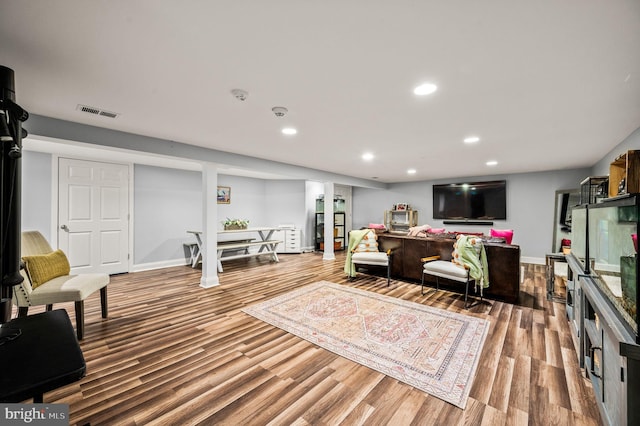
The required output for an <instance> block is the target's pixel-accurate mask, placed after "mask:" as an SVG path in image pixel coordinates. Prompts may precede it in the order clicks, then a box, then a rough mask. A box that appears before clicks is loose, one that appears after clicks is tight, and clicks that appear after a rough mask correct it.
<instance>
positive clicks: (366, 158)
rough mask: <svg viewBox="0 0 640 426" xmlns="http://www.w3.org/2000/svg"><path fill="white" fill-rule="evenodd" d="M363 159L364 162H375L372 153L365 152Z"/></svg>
mask: <svg viewBox="0 0 640 426" xmlns="http://www.w3.org/2000/svg"><path fill="white" fill-rule="evenodd" d="M362 159H363V160H364V161H371V160H373V154H372V153H370V152H365V153H364V154H362Z"/></svg>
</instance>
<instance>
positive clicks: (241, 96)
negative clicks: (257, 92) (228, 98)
mask: <svg viewBox="0 0 640 426" xmlns="http://www.w3.org/2000/svg"><path fill="white" fill-rule="evenodd" d="M231 94H232V95H233V96H235V97H236V99H237V100H239V101H244V100H245V99H247V96H249V93H248V92H247V91H246V90H242V89H233V90H232V91H231Z"/></svg>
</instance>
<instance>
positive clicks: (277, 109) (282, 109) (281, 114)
mask: <svg viewBox="0 0 640 426" xmlns="http://www.w3.org/2000/svg"><path fill="white" fill-rule="evenodd" d="M271 111H273V113H274V114H275V115H276V117H284V115H285V114H286V113H287V112H288V111H289V110H288V109H286V108H285V107H273V108H271Z"/></svg>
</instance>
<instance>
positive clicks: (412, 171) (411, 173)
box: [407, 169, 416, 175]
mask: <svg viewBox="0 0 640 426" xmlns="http://www.w3.org/2000/svg"><path fill="white" fill-rule="evenodd" d="M407 173H409V174H410V175H415V174H416V169H409V170H407Z"/></svg>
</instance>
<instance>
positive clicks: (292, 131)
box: [282, 127, 298, 135]
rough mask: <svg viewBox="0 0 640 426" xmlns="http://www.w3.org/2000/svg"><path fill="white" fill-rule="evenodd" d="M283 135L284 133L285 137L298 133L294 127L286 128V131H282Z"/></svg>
mask: <svg viewBox="0 0 640 426" xmlns="http://www.w3.org/2000/svg"><path fill="white" fill-rule="evenodd" d="M282 133H284V134H285V135H295V134H296V133H298V131H297V130H296V129H294V128H293V127H285V128H284V129H282Z"/></svg>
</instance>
